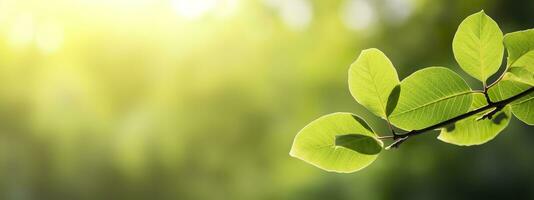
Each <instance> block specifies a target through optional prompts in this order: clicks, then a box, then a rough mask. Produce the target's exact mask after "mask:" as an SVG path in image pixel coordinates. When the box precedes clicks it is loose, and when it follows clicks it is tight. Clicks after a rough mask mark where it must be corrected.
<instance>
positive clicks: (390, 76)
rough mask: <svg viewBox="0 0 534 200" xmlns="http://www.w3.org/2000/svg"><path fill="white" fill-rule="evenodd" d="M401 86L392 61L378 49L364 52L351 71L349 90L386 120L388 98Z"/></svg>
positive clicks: (360, 101)
mask: <svg viewBox="0 0 534 200" xmlns="http://www.w3.org/2000/svg"><path fill="white" fill-rule="evenodd" d="M398 84H399V78H398V76H397V71H396V70H395V68H394V67H393V64H392V63H391V61H390V60H389V59H388V58H387V57H386V55H384V53H382V52H381V51H380V50H378V49H367V50H363V51H362V53H361V54H360V56H359V57H358V59H356V61H355V62H354V63H353V64H352V65H351V67H350V69H349V90H350V93H351V94H352V96H353V97H354V99H356V101H357V102H358V103H359V104H361V105H363V106H365V107H366V108H367V109H368V110H369V111H371V112H372V113H373V114H375V115H377V116H379V117H382V118H386V107H387V101H388V96H389V94H390V93H391V91H392V90H393V88H394V87H395V86H397V85H398Z"/></svg>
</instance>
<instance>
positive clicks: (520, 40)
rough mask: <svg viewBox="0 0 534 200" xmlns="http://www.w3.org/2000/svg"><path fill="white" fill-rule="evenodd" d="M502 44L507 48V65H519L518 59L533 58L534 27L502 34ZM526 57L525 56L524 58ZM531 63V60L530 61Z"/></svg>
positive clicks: (526, 59) (525, 60)
mask: <svg viewBox="0 0 534 200" xmlns="http://www.w3.org/2000/svg"><path fill="white" fill-rule="evenodd" d="M504 46H506V49H508V64H507V65H508V66H521V65H524V64H525V63H516V62H519V60H524V61H523V62H527V61H528V60H530V61H532V60H534V58H533V56H534V54H533V53H532V51H534V29H528V30H524V31H517V32H513V33H508V34H506V35H505V36H504ZM525 57H527V58H525ZM530 64H532V62H530Z"/></svg>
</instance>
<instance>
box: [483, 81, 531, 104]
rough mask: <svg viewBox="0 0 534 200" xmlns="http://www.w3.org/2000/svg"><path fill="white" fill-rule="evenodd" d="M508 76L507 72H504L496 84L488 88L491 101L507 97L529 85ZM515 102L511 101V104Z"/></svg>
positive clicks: (525, 88) (527, 87)
mask: <svg viewBox="0 0 534 200" xmlns="http://www.w3.org/2000/svg"><path fill="white" fill-rule="evenodd" d="M510 77H511V76H510V75H509V74H508V73H507V74H505V76H504V78H503V79H502V80H500V81H499V82H498V83H497V84H495V85H494V86H492V87H491V88H489V89H488V96H489V97H490V100H491V101H492V102H497V101H502V100H505V99H508V98H510V97H513V96H515V95H517V94H519V93H521V92H523V91H525V90H527V89H529V88H530V87H531V86H530V85H528V84H526V83H522V82H519V81H515V80H513V79H510ZM523 98H524V97H523ZM523 98H522V99H523ZM520 100H521V99H520ZM517 101H518V100H516V101H515V102H517ZM515 102H512V104H514V103H515Z"/></svg>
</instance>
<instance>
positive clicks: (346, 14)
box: [341, 0, 377, 31]
mask: <svg viewBox="0 0 534 200" xmlns="http://www.w3.org/2000/svg"><path fill="white" fill-rule="evenodd" d="M342 9H343V11H342V15H341V19H342V20H343V23H344V24H345V26H347V28H349V29H351V30H354V31H361V30H365V29H367V28H369V27H370V26H371V25H373V24H374V23H375V22H376V17H377V16H376V13H375V10H374V8H373V5H371V3H370V2H369V1H368V0H348V1H347V2H346V3H345V5H343V8H342Z"/></svg>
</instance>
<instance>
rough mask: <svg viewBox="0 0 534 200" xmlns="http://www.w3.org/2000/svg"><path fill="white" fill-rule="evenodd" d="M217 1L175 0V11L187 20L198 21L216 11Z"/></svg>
mask: <svg viewBox="0 0 534 200" xmlns="http://www.w3.org/2000/svg"><path fill="white" fill-rule="evenodd" d="M216 5H217V2H216V0H173V1H172V6H173V8H174V10H175V11H176V12H177V13H178V14H179V15H180V16H182V17H184V18H186V19H196V18H199V17H202V16H204V15H205V14H207V13H208V12H209V11H212V10H213V9H215V7H216Z"/></svg>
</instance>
